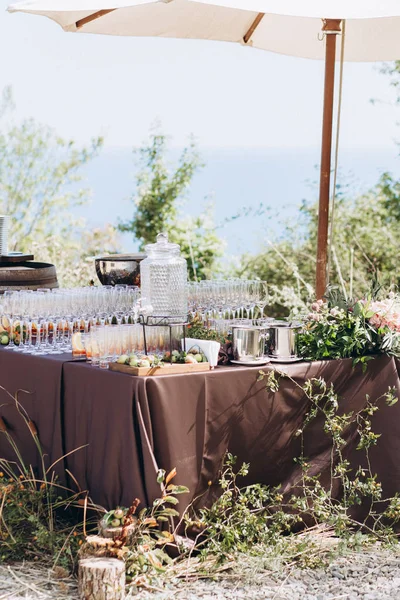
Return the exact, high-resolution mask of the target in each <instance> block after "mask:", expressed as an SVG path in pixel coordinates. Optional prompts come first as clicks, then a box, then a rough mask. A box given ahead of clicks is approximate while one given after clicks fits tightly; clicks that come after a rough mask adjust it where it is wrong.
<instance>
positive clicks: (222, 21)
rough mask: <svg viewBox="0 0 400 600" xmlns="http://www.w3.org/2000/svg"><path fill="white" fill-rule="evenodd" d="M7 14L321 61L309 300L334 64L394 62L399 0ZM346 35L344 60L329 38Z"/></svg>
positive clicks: (294, 0) (324, 190) (241, 1)
mask: <svg viewBox="0 0 400 600" xmlns="http://www.w3.org/2000/svg"><path fill="white" fill-rule="evenodd" d="M8 10H9V11H10V12H26V13H31V14H36V15H41V16H46V17H48V18H50V19H52V20H53V21H56V23H58V24H59V25H61V27H62V28H63V29H64V31H68V32H77V33H98V34H99V33H100V34H109V35H122V36H138V37H141V36H146V37H165V38H182V39H202V40H215V41H224V42H234V43H240V44H243V45H245V46H250V47H253V48H260V49H262V50H269V51H272V52H278V53H280V54H287V55H292V56H300V57H304V58H313V59H323V58H324V59H325V82H324V112H323V124H322V147H321V173H320V193H319V214H318V247H317V261H316V262H317V268H316V296H317V297H318V298H321V297H322V296H323V294H324V292H325V288H326V283H327V280H328V273H327V271H328V226H329V197H330V179H331V152H332V130H333V127H332V123H333V104H334V82H335V60H337V59H338V58H339V57H340V58H341V59H342V60H343V58H344V59H345V60H347V61H383V60H395V59H397V58H400V0H25V1H23V2H19V3H17V4H13V5H11V6H10V7H9V8H8ZM344 26H345V31H346V35H345V37H346V46H345V56H343V54H342V53H341V52H339V49H338V48H337V47H336V37H337V35H339V34H340V33H341V31H342V29H344Z"/></svg>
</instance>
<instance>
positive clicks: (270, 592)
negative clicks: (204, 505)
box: [0, 547, 400, 600]
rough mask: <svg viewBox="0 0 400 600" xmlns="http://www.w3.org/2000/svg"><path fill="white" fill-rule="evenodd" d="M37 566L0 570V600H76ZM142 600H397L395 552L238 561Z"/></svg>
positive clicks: (399, 574)
mask: <svg viewBox="0 0 400 600" xmlns="http://www.w3.org/2000/svg"><path fill="white" fill-rule="evenodd" d="M63 575H64V574H63V572H62V571H61V572H58V574H57V576H54V573H52V572H51V571H49V570H48V569H44V568H41V567H40V566H38V565H37V564H31V563H28V564H24V565H13V566H9V567H7V566H5V565H0V600H5V599H7V600H22V599H23V598H24V599H38V600H45V599H51V600H77V598H78V596H77V587H76V582H75V580H74V579H72V578H66V577H63ZM129 597H130V598H133V597H135V598H136V600H144V599H147V598H151V599H152V600H167V599H170V598H171V599H172V598H173V599H175V600H178V599H179V600H216V599H226V600H244V599H249V600H250V599H251V600H261V599H274V600H339V599H346V600H359V599H362V600H397V599H400V549H399V550H397V549H394V550H386V549H385V550H383V549H380V548H379V547H378V548H377V547H375V548H373V549H372V548H369V549H367V550H365V551H362V552H357V553H352V554H347V555H346V556H344V557H340V558H337V559H335V560H334V561H333V562H332V563H331V564H330V565H329V567H327V568H318V569H303V570H299V569H297V568H296V567H295V566H292V567H289V568H288V567H285V568H282V567H281V566H280V565H279V564H278V563H276V564H275V565H273V564H272V563H271V560H268V561H265V560H264V559H263V558H262V557H254V558H252V557H241V559H240V560H239V561H238V562H237V563H236V564H235V566H234V567H233V568H232V569H230V570H229V571H227V572H225V573H224V574H222V575H221V576H220V578H219V579H218V580H217V581H210V580H196V581H188V582H186V581H181V582H179V583H178V584H177V585H174V586H173V587H171V588H170V589H169V590H166V591H162V590H157V589H153V590H142V591H140V592H136V593H135V592H134V591H133V593H131V594H129Z"/></svg>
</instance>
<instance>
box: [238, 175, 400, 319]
mask: <svg viewBox="0 0 400 600" xmlns="http://www.w3.org/2000/svg"><path fill="white" fill-rule="evenodd" d="M399 198H400V183H399V182H398V181H397V180H395V179H394V178H393V177H392V176H391V175H390V174H389V173H384V174H383V175H382V176H381V178H380V179H379V181H378V183H377V184H376V185H375V186H374V187H373V188H372V189H371V190H370V191H368V192H367V193H365V194H362V195H359V196H355V197H354V196H352V195H351V194H350V192H349V191H348V190H345V191H343V192H342V193H341V194H339V197H338V198H337V199H336V206H335V214H334V237H333V242H332V247H331V250H332V253H331V260H330V282H331V284H334V285H340V286H341V287H342V288H343V286H344V289H345V290H346V293H347V296H348V297H350V296H353V298H358V297H360V296H361V295H362V293H363V292H364V290H365V289H367V288H368V287H369V285H370V282H371V280H376V279H379V281H380V282H381V284H382V285H383V286H384V287H386V288H389V287H391V286H399V284H400V277H399V274H398V268H397V265H398V239H399V238H400V211H399V208H398V207H399V206H400V202H399ZM317 216H318V207H317V204H313V203H306V202H303V204H302V206H301V207H300V212H299V216H298V219H297V220H296V224H295V226H293V225H287V226H286V229H285V233H284V235H283V239H282V240H281V241H279V242H277V243H270V244H269V245H268V246H267V247H266V248H265V249H264V250H263V251H262V252H261V253H260V254H258V255H256V256H244V257H242V259H241V265H240V266H239V268H238V269H237V273H238V274H239V275H241V274H244V273H246V274H248V276H249V277H259V278H260V279H263V280H266V281H268V284H269V288H270V290H272V292H274V290H276V292H277V294H276V298H275V306H274V305H272V306H271V307H270V309H269V312H270V314H272V315H276V316H281V315H282V314H288V312H289V306H287V304H288V303H287V302H286V303H285V296H286V297H287V296H288V295H290V296H291V303H292V304H293V306H294V307H297V309H296V310H297V312H302V308H301V304H302V302H303V303H304V302H308V301H309V300H310V298H312V296H313V291H312V290H313V287H314V280H315V269H316V261H315V256H316V247H317V224H318V219H317ZM284 287H286V292H285V294H282V293H279V292H280V290H282V289H283V288H284ZM273 300H274V298H273ZM285 304H286V306H285Z"/></svg>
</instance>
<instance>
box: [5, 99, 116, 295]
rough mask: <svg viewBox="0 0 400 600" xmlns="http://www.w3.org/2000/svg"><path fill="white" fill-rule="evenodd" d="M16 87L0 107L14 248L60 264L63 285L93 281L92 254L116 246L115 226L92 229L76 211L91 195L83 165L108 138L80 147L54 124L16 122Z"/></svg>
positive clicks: (30, 120) (7, 198) (31, 120)
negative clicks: (66, 138) (54, 129)
mask: <svg viewBox="0 0 400 600" xmlns="http://www.w3.org/2000/svg"><path fill="white" fill-rule="evenodd" d="M12 111H13V101H12V94H11V90H10V88H5V90H4V91H3V100H2V107H1V108H0V210H1V212H2V213H3V214H9V215H11V217H12V218H11V219H10V242H9V249H10V250H11V251H12V250H18V251H21V252H28V253H29V252H34V253H35V254H36V259H37V260H39V261H43V262H45V261H49V262H51V263H54V264H55V265H56V267H57V273H58V276H59V282H60V283H61V284H63V285H79V284H88V283H89V281H90V279H91V278H92V277H93V276H94V268H93V264H92V263H93V260H91V261H89V262H88V258H89V257H90V253H92V252H93V254H97V253H99V252H104V251H106V250H110V251H113V250H115V248H116V243H117V242H116V238H115V230H114V229H113V228H112V227H111V226H109V227H108V228H106V230H99V229H96V230H88V228H87V226H86V224H85V222H84V221H83V220H82V219H75V218H73V216H72V214H71V211H72V209H73V208H74V207H76V206H80V205H82V204H84V203H86V202H88V201H89V199H90V190H89V189H88V188H86V187H84V186H82V184H83V181H84V180H83V175H82V169H83V167H85V165H87V164H88V163H89V162H90V161H91V160H93V159H94V158H95V157H96V156H97V155H98V153H99V151H100V149H101V147H102V144H103V140H102V138H95V139H92V140H91V142H90V144H89V145H88V146H83V147H79V146H77V144H76V143H75V142H74V141H73V140H65V139H62V138H61V137H60V136H58V135H57V134H56V132H54V131H53V130H52V129H51V128H49V127H47V126H45V125H41V124H40V123H37V122H36V121H34V120H33V119H25V120H23V121H22V122H20V123H15V122H14V121H13V118H12V116H13V114H12Z"/></svg>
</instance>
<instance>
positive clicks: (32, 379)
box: [0, 348, 72, 483]
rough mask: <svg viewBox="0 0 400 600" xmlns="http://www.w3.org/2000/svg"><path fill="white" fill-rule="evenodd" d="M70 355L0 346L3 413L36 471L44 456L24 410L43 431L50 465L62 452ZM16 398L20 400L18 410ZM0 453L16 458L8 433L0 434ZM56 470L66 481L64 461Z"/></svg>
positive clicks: (47, 463)
mask: <svg viewBox="0 0 400 600" xmlns="http://www.w3.org/2000/svg"><path fill="white" fill-rule="evenodd" d="M71 359H72V357H71V355H70V354H62V355H54V356H46V357H43V356H31V355H26V354H20V353H16V352H14V351H13V350H7V349H4V348H2V349H0V386H1V388H0V416H1V417H3V419H4V421H5V423H6V425H7V427H8V430H9V432H10V434H11V435H12V437H13V439H14V440H15V441H16V443H17V445H18V448H19V449H20V450H21V453H22V457H23V459H24V461H25V462H26V464H27V465H32V466H33V467H34V469H35V470H36V473H37V474H41V467H40V464H41V459H40V455H39V452H38V449H37V447H36V444H35V442H34V440H33V437H32V435H31V433H30V431H29V429H28V427H27V425H26V422H25V420H24V419H23V417H22V413H23V411H25V416H28V417H29V418H30V419H31V420H32V421H33V422H34V423H35V425H36V428H37V429H38V431H39V433H40V443H41V446H42V451H43V453H44V455H45V457H44V461H45V466H46V468H47V467H49V466H50V465H51V464H52V463H53V462H54V461H56V460H57V459H59V458H60V457H61V456H62V455H63V441H62V440H63V436H62V415H61V392H62V369H63V364H64V363H65V361H67V360H71ZM10 394H11V396H13V397H10ZM16 400H17V401H18V402H19V403H20V405H19V410H18V404H17V402H16ZM0 457H1V458H6V459H7V460H10V461H16V460H17V457H16V455H15V452H14V451H13V449H12V447H11V446H10V444H9V443H8V442H7V439H6V436H4V435H1V434H0ZM0 470H1V469H0ZM55 470H56V472H57V474H58V476H59V478H60V481H61V482H62V483H65V478H64V465H63V464H62V462H61V463H58V464H57V465H56V469H55Z"/></svg>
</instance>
